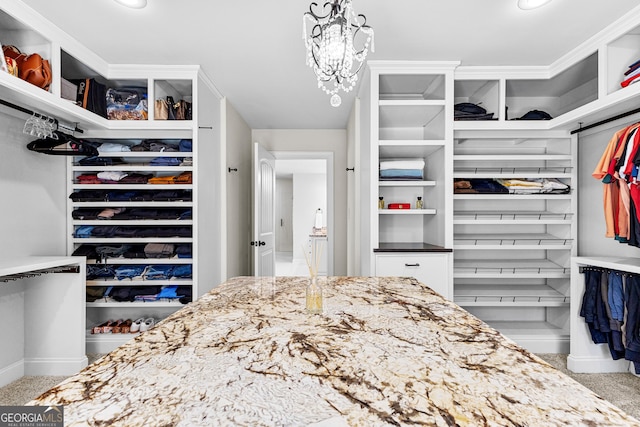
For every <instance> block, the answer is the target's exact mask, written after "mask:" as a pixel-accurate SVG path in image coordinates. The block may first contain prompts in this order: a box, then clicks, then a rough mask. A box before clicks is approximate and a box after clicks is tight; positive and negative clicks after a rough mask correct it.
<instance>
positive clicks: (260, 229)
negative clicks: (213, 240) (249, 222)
mask: <svg viewBox="0 0 640 427" xmlns="http://www.w3.org/2000/svg"><path fill="white" fill-rule="evenodd" d="M275 168H276V159H275V157H273V155H272V154H271V153H269V152H268V151H267V150H265V149H264V148H263V147H262V146H261V145H260V144H258V143H257V142H256V143H254V145H253V180H252V184H253V240H252V241H251V242H249V244H250V245H251V246H252V248H251V254H252V258H253V263H252V265H253V275H254V276H275V271H276V257H275V225H276V222H275V213H276V210H275V192H276V191H275V190H276V170H275Z"/></svg>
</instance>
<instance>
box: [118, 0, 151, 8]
mask: <svg viewBox="0 0 640 427" xmlns="http://www.w3.org/2000/svg"><path fill="white" fill-rule="evenodd" d="M115 1H116V2H117V3H120V4H121V5H123V6H127V7H130V8H132V9H142V8H143V7H146V6H147V0H115Z"/></svg>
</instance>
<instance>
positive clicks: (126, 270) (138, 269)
mask: <svg viewBox="0 0 640 427" xmlns="http://www.w3.org/2000/svg"><path fill="white" fill-rule="evenodd" d="M145 268H146V267H145V266H144V265H128V264H127V265H121V266H119V267H117V268H116V270H115V273H116V279H118V280H124V279H134V278H138V277H141V276H142V273H144V270H145Z"/></svg>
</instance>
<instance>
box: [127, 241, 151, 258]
mask: <svg viewBox="0 0 640 427" xmlns="http://www.w3.org/2000/svg"><path fill="white" fill-rule="evenodd" d="M144 246H145V245H144V244H138V245H130V248H129V250H127V251H126V252H125V253H124V254H123V255H124V257H125V258H132V259H137V258H146V257H147V255H146V254H145V253H144Z"/></svg>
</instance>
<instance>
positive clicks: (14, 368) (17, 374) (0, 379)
mask: <svg viewBox="0 0 640 427" xmlns="http://www.w3.org/2000/svg"><path fill="white" fill-rule="evenodd" d="M23 376H24V360H19V361H17V362H15V363H12V364H11V365H9V366H7V367H4V368H2V369H0V387H4V386H6V385H7V384H11V383H12V382H14V381H16V380H19V379H20V378H22V377H23Z"/></svg>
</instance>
